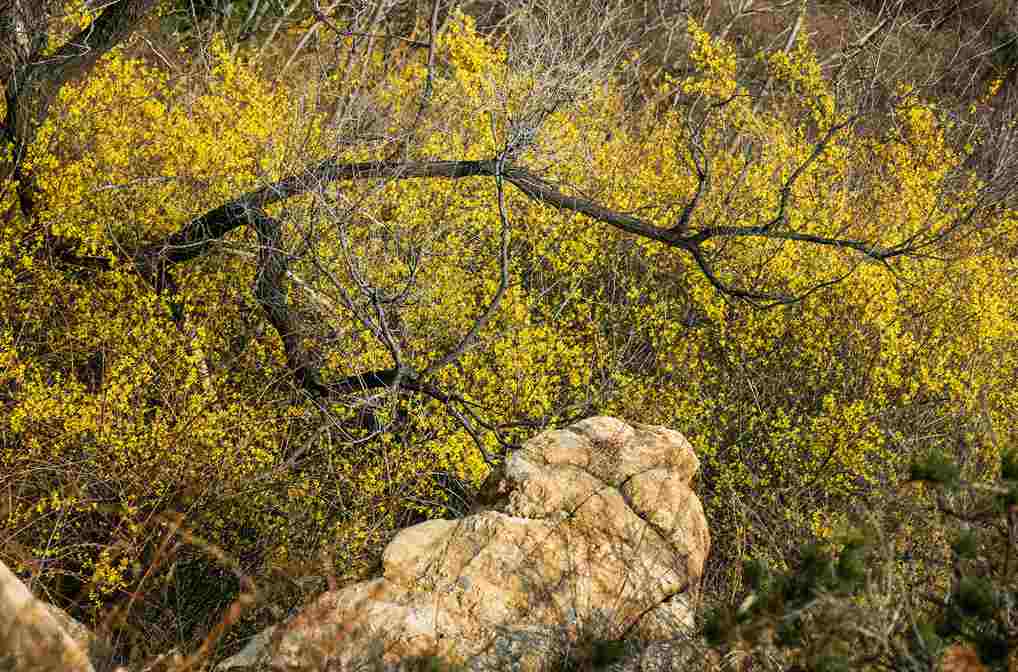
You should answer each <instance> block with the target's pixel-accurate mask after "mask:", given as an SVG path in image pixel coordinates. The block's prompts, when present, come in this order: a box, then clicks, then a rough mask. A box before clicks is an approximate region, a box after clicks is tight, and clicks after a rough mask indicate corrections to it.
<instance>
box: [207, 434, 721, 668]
mask: <svg viewBox="0 0 1018 672" xmlns="http://www.w3.org/2000/svg"><path fill="white" fill-rule="evenodd" d="M698 467H699V462H698V460H697V458H696V456H695V455H694V453H693V450H692V448H691V446H690V445H689V442H688V441H687V440H686V439H685V438H684V437H683V436H682V435H681V434H679V433H678V432H675V431H672V430H669V429H665V428H662V427H653V426H646V425H629V424H626V423H624V422H622V421H620V420H616V419H613V418H607V417H597V418H590V419H587V420H584V421H582V422H579V423H577V424H574V425H573V426H571V427H569V428H568V429H565V430H556V431H549V432H545V433H543V434H541V435H539V436H537V437H535V438H533V439H531V440H530V441H528V442H527V443H526V444H525V445H524V446H523V447H522V448H521V449H519V450H516V451H514V452H512V453H511V454H510V455H509V456H508V457H507V459H506V461H505V463H504V465H503V466H502V467H501V468H500V469H499V470H497V471H496V472H495V473H493V474H492V475H491V477H490V478H489V479H488V480H487V482H486V483H485V485H484V486H483V487H482V490H481V493H480V496H479V498H478V503H477V506H476V507H475V509H474V511H473V512H472V513H471V514H470V515H468V516H466V517H464V518H462V519H459V520H432V521H428V522H425V523H421V524H419V525H415V526H413V527H410V528H407V529H405V530H403V531H401V532H400V533H399V534H397V535H396V537H395V538H394V539H393V540H392V542H391V543H390V544H389V545H388V547H387V548H386V549H385V551H384V554H383V557H382V563H383V571H382V575H381V576H379V577H378V578H376V579H373V580H370V581H365V582H361V583H357V584H354V585H351V586H348V587H346V588H344V589H342V590H338V591H334V592H328V593H325V594H324V595H322V596H321V597H320V598H319V599H318V600H317V601H316V602H315V603H314V604H312V605H310V606H309V607H308V608H306V609H305V610H304V611H303V612H301V613H299V614H298V615H297V616H296V617H295V618H293V619H292V620H290V621H289V622H287V623H285V624H283V625H282V626H281V627H279V628H277V629H276V631H275V632H274V633H272V636H271V638H264V640H263V641H265V642H266V643H265V646H264V648H263V649H262V650H261V651H260V652H254V651H245V661H244V662H245V663H246V664H243V665H241V666H237V665H235V663H236V662H237V661H232V662H227V666H233V667H248V666H249V665H253V664H254V663H253V661H255V660H256V659H257V660H260V661H262V662H261V664H263V665H267V666H268V667H269V668H270V669H273V670H287V671H289V672H293V671H296V670H309V671H310V670H347V669H362V668H361V666H362V665H367V667H366V668H365V669H377V666H378V665H379V663H381V666H382V667H385V668H389V669H397V668H402V669H407V668H408V666H409V664H410V661H413V660H420V659H421V658H427V657H432V656H435V657H438V658H441V659H443V660H444V661H446V662H450V663H454V664H460V665H463V666H464V667H465V668H466V669H470V670H486V669H491V670H496V669H497V670H502V669H510V668H512V669H519V670H533V669H539V668H542V667H546V666H547V664H548V663H549V662H551V661H552V660H553V659H554V658H555V657H556V656H562V655H564V654H566V652H568V651H570V650H572V651H576V650H579V649H580V648H581V647H582V646H583V643H584V641H585V640H586V641H588V642H589V640H590V639H592V638H593V639H601V640H609V639H621V638H634V637H635V638H639V639H644V640H646V639H650V640H666V639H670V638H673V637H675V635H676V634H677V633H680V632H682V631H683V630H688V629H691V628H692V626H693V621H692V618H693V616H692V610H691V601H692V600H693V598H694V597H695V595H696V593H697V591H698V588H699V581H700V577H701V574H702V571H703V565H704V560H705V558H706V556H707V552H708V549H709V546H710V537H709V534H708V531H707V524H706V520H705V518H704V515H703V509H702V507H701V505H700V501H699V499H697V497H696V495H695V494H694V493H693V491H692V490H691V482H692V479H693V477H694V476H695V474H696V471H697V469H698ZM269 639H271V641H268V640H269ZM372 665H374V666H376V667H374V668H373V667H372Z"/></svg>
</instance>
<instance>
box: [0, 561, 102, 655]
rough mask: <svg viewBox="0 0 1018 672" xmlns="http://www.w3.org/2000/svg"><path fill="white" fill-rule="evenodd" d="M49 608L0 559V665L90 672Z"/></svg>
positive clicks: (79, 648) (80, 651)
mask: <svg viewBox="0 0 1018 672" xmlns="http://www.w3.org/2000/svg"><path fill="white" fill-rule="evenodd" d="M53 609H54V608H53V607H51V606H50V605H47V604H45V603H43V602H41V601H40V600H37V599H36V598H35V597H34V596H33V595H32V593H31V591H30V590H29V589H28V587H27V586H26V585H25V584H24V583H22V582H21V580H20V579H18V577H17V576H15V574H14V572H12V571H11V570H10V569H8V567H7V565H5V564H4V563H3V562H0V669H3V670H9V671H10V672H28V671H29V670H31V671H32V672H44V671H49V670H52V671H53V672H57V671H60V672H64V671H67V672H94V670H93V668H92V664H91V662H89V660H88V656H87V655H86V654H85V651H83V650H82V648H81V647H80V646H79V645H78V644H77V643H76V642H75V641H74V639H73V638H72V637H71V636H70V635H69V634H68V633H67V631H66V630H64V628H63V627H62V626H61V624H60V621H59V620H58V618H57V617H55V616H54V611H53ZM61 620H62V619H61ZM68 620H70V619H68ZM79 634H80V633H79Z"/></svg>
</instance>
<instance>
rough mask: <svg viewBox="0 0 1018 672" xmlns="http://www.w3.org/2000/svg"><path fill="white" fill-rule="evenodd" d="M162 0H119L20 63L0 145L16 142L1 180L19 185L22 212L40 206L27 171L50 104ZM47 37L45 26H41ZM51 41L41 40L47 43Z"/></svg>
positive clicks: (8, 92)
mask: <svg viewBox="0 0 1018 672" xmlns="http://www.w3.org/2000/svg"><path fill="white" fill-rule="evenodd" d="M156 4H158V0H119V2H114V3H112V4H110V5H108V6H107V7H106V9H104V10H103V12H102V14H100V15H99V16H98V17H97V18H96V19H95V20H93V21H92V22H91V23H90V24H89V25H88V26H86V27H85V28H84V29H82V30H81V31H80V32H78V34H76V35H75V36H74V37H72V38H71V39H69V40H68V41H67V42H66V43H64V44H63V45H62V46H61V47H59V48H58V49H57V50H56V52H54V53H53V54H52V55H50V56H46V57H45V58H42V57H41V54H40V51H39V49H40V48H41V47H38V45H37V48H36V50H35V52H34V53H31V54H27V55H26V57H25V58H24V60H23V61H22V62H21V63H19V64H16V65H15V67H14V69H13V71H12V73H11V75H10V78H9V79H8V81H7V86H6V89H5V91H4V95H5V96H6V101H7V111H6V116H5V117H4V120H3V123H2V125H0V145H5V144H11V145H12V146H13V148H14V153H13V157H12V158H11V159H10V160H8V161H5V162H2V163H0V182H3V181H4V180H6V179H13V180H15V181H17V182H18V183H19V193H18V196H19V201H20V206H21V209H22V212H23V213H24V214H26V215H27V214H30V213H31V212H32V210H33V209H34V207H35V195H34V188H33V187H32V185H31V184H30V180H28V179H26V177H27V176H26V175H24V174H23V172H22V163H23V159H24V156H25V152H26V150H27V148H28V146H29V145H30V144H32V141H33V140H34V139H35V133H36V131H37V130H38V129H39V127H40V126H41V125H42V123H43V122H44V121H45V119H46V115H47V112H48V110H49V105H50V103H51V102H52V101H53V99H54V98H55V97H56V94H57V92H58V91H59V90H60V88H61V87H62V86H63V85H64V84H66V83H67V82H68V81H70V80H71V79H73V78H75V77H79V76H82V75H84V74H87V73H88V72H89V71H91V70H92V68H94V67H95V64H96V63H97V62H98V61H99V59H100V58H101V57H102V56H103V54H105V53H106V52H108V51H109V50H110V49H112V48H113V47H115V46H117V45H118V44H120V43H121V42H123V41H124V40H125V39H127V38H128V37H129V36H130V35H131V33H133V32H134V30H135V28H136V27H137V26H138V24H139V23H140V22H141V20H142V19H143V18H144V17H145V16H146V15H147V14H148V13H149V12H150V11H151V10H152V9H153V8H154V7H155V6H156ZM35 29H36V30H40V31H42V32H43V33H45V32H46V31H45V29H44V28H43V27H42V26H37V27H35ZM45 42H46V41H45V40H42V41H41V44H42V45H45Z"/></svg>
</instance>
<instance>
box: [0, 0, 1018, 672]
mask: <svg viewBox="0 0 1018 672" xmlns="http://www.w3.org/2000/svg"><path fill="white" fill-rule="evenodd" d="M132 2H133V4H132ZM8 4H9V5H10V8H8V9H0V14H2V13H3V12H7V14H6V15H4V18H5V23H3V25H2V27H0V39H2V40H5V41H6V42H7V43H8V44H7V47H5V48H6V51H5V52H4V56H3V58H5V59H6V60H5V61H4V62H3V67H4V71H3V72H4V77H5V82H6V83H7V96H6V104H5V107H4V108H3V109H2V110H0V112H2V116H4V118H5V125H4V135H3V139H4V142H5V148H4V156H3V158H2V160H0V163H2V166H0V180H2V185H3V186H2V191H0V212H2V213H3V224H2V228H0V408H2V412H0V493H2V497H0V556H2V558H3V560H4V562H6V563H7V564H8V565H9V566H10V567H11V568H12V569H14V570H15V571H16V572H19V573H21V574H22V576H26V577H31V579H32V581H33V583H34V585H35V587H36V588H37V589H38V590H39V591H40V594H41V595H43V596H45V597H47V598H48V599H49V600H51V601H52V602H54V603H55V604H58V605H60V606H63V607H67V608H69V610H70V611H71V613H72V614H74V615H76V616H78V617H80V618H81V619H82V620H84V621H86V622H90V623H94V624H99V623H106V624H107V625H108V626H109V627H111V628H112V629H113V630H114V631H115V632H116V633H117V642H118V646H119V647H120V651H121V654H122V655H123V656H124V657H125V659H126V658H127V657H129V656H135V657H137V658H139V659H140V658H144V657H147V656H150V655H154V654H156V653H159V652H161V651H165V650H167V649H169V648H171V647H173V646H181V647H182V648H184V649H185V650H193V649H194V648H195V647H196V646H197V644H198V643H199V642H201V641H202V639H203V638H204V637H205V636H206V635H208V634H209V632H210V631H212V628H213V626H214V625H215V624H217V623H218V622H219V621H220V619H221V618H222V617H223V613H224V612H225V610H226V608H227V607H228V606H229V605H230V604H231V603H232V601H233V600H234V599H236V598H237V596H238V595H240V594H241V593H242V592H243V591H247V590H250V589H252V588H251V587H252V586H257V587H258V590H259V591H261V593H262V594H263V596H264V595H268V596H269V597H266V599H264V600H263V601H262V602H259V606H258V607H257V608H255V609H253V610H251V611H249V612H247V613H246V614H245V616H244V618H245V619H246V620H245V621H244V622H243V623H242V624H241V627H240V628H239V629H238V630H236V632H248V633H249V632H250V631H251V630H252V629H253V628H254V626H255V624H256V623H267V622H271V621H273V620H275V619H277V618H278V616H279V614H274V613H272V609H275V608H276V606H275V605H278V604H283V605H286V606H287V607H289V606H293V605H294V604H298V603H300V601H301V600H303V599H306V598H307V594H306V593H305V592H304V588H302V586H303V585H304V584H302V583H300V582H299V581H297V579H298V578H300V577H304V576H308V575H315V576H323V575H329V576H331V577H335V578H337V579H338V580H340V581H345V580H351V579H354V578H359V577H362V576H364V575H366V574H369V573H370V572H371V571H372V569H373V567H374V566H375V564H376V563H377V560H378V558H377V555H378V553H379V551H380V549H381V548H382V546H383V545H384V543H385V541H387V540H388V539H390V538H391V536H392V535H393V534H394V532H395V531H396V530H398V529H399V528H401V527H404V526H406V525H408V524H411V523H414V522H418V521H421V520H424V519H427V518H430V517H449V516H455V515H458V514H460V513H462V512H463V511H465V510H466V509H468V508H469V506H470V497H471V495H472V493H473V492H474V490H475V489H476V488H477V487H478V486H479V485H480V483H481V482H482V481H483V480H484V478H485V477H486V475H487V474H488V473H489V471H490V469H491V468H492V466H493V465H495V464H497V463H498V461H499V460H500V457H501V456H502V455H503V454H504V452H505V451H506V450H507V449H508V448H510V447H512V446H514V445H517V444H518V443H519V442H520V441H521V440H524V439H526V438H528V437H530V436H532V435H533V434H535V433H537V432H538V431H540V430H542V429H545V428H550V427H558V426H563V425H565V424H568V423H569V422H571V421H573V420H575V419H577V418H581V417H586V416H589V415H595V414H598V415H612V416H617V417H620V418H624V419H626V420H627V421H630V422H641V423H650V424H660V425H665V426H668V427H670V428H674V429H677V430H679V431H681V432H682V433H683V434H685V435H686V436H687V437H688V438H689V439H690V441H691V442H692V443H693V445H694V447H695V449H696V452H697V454H698V455H699V456H700V459H701V462H702V476H701V480H700V483H699V484H698V486H697V489H698V492H699V494H700V497H701V498H702V499H703V502H704V506H705V509H706V512H707V516H708V520H709V522H710V530H711V534H712V537H713V539H714V543H713V545H712V555H711V557H710V558H709V560H708V574H707V578H706V584H705V591H704V601H705V604H714V603H725V602H731V601H735V602H736V603H737V602H738V598H741V596H743V595H744V594H745V591H746V590H747V587H748V584H747V583H746V582H745V581H744V579H743V569H742V568H743V561H744V560H748V559H750V558H757V559H764V560H766V561H767V562H769V563H770V565H771V566H776V567H778V568H785V569H787V568H789V567H794V566H796V563H798V562H799V561H800V560H801V559H802V557H803V549H804V548H805V547H806V545H807V544H809V543H814V542H820V543H826V542H835V546H837V547H839V548H840V546H838V544H842V545H843V542H842V541H839V540H840V539H841V537H840V536H839V534H840V532H841V531H844V530H845V529H847V528H848V527H849V523H850V522H852V521H855V520H856V516H857V514H859V513H860V512H863V511H877V510H880V511H886V510H890V509H894V510H895V511H896V512H897V513H896V514H895V516H893V517H892V518H893V521H892V520H891V519H890V518H889V519H888V520H887V521H884V522H881V523H880V525H881V526H882V528H881V530H880V534H882V535H886V542H887V544H888V545H889V547H890V548H892V549H894V552H895V553H902V554H904V553H907V554H908V555H909V556H910V557H913V558H915V561H914V563H913V565H910V567H911V568H912V569H910V570H909V571H914V573H915V576H914V586H921V587H923V589H924V590H926V589H928V590H930V591H936V590H938V589H939V590H946V589H947V586H948V584H949V582H950V572H949V571H948V565H947V564H945V563H946V562H947V561H946V560H944V558H943V557H942V555H940V554H939V553H940V551H938V550H937V549H939V548H942V547H943V545H944V544H945V543H946V542H948V541H950V539H949V537H950V536H951V535H950V529H949V526H945V525H941V524H933V520H934V517H933V515H932V514H931V513H929V511H930V510H929V509H923V508H922V507H923V505H925V504H929V505H930V506H932V505H933V504H934V503H935V502H936V497H935V496H934V495H933V491H931V490H929V489H926V488H922V487H916V486H906V485H903V484H904V483H905V482H906V481H908V480H909V478H910V477H912V476H916V472H915V471H914V464H913V463H914V462H915V461H916V460H917V459H918V458H919V457H921V456H926V455H928V454H929V453H931V452H937V453H940V454H944V455H946V456H947V458H948V459H949V460H950V461H951V462H953V463H955V464H957V465H959V467H960V469H961V472H960V474H961V476H959V477H960V478H963V479H965V481H966V482H975V483H979V482H987V481H990V480H995V479H997V478H999V477H1000V476H1001V467H1000V464H1001V459H1002V456H1003V455H1005V454H1006V453H1007V450H1008V448H1009V447H1014V446H1015V445H1016V440H1018V430H1016V428H1018V389H1016V387H1015V384H1014V381H1015V380H1018V347H1016V338H1018V336H1016V334H1018V308H1016V303H1015V289H1014V287H1015V281H1016V272H1018V266H1016V261H1015V258H1016V252H1018V207H1016V203H1015V198H1014V197H1015V194H1014V184H1015V177H1016V175H1015V165H1018V162H1016V155H1015V153H1014V152H1015V150H1014V145H1013V143H1014V138H1015V128H1014V126H1015V115H1014V112H1015V109H1016V105H1015V101H1016V100H1018V82H1016V81H1015V80H1016V74H1015V73H1016V68H1018V55H1016V54H1018V49H1016V48H1015V47H1014V44H1015V39H1016V37H1018V24H1016V21H1015V17H1013V16H1011V15H1010V14H1008V12H1009V11H1010V10H1009V9H1008V8H1007V7H1006V6H1005V4H1006V3H1003V2H1001V3H997V4H996V5H994V4H993V3H989V2H985V3H983V4H978V3H968V4H966V3H960V4H959V3H945V4H944V6H943V7H939V6H938V7H935V8H934V7H933V3H908V2H895V3H891V2H887V3H885V4H883V5H881V4H880V3H877V2H861V1H860V2H855V3H848V2H846V3H820V2H817V3H813V2H808V3H802V5H801V6H800V5H799V3H772V5H767V4H766V3H753V2H742V3H741V6H743V7H742V10H740V11H736V10H737V9H738V8H737V7H735V5H736V4H739V3H716V4H719V5H720V4H724V5H725V6H724V7H712V6H711V3H707V6H705V7H698V6H695V7H688V8H684V9H682V11H680V8H671V7H665V6H660V7H650V6H649V4H643V3H618V4H617V5H607V4H606V5H605V6H604V7H600V6H599V7H585V6H580V5H579V4H577V3H572V2H561V3H559V2H557V0H534V1H533V2H511V3H509V4H508V5H490V4H487V3H484V4H480V3H474V4H464V5H462V6H449V5H448V3H438V5H436V6H434V7H433V6H432V5H431V4H430V3H429V4H427V5H426V6H425V3H423V2H422V3H420V5H419V6H418V4H416V3H410V4H406V3H404V4H400V5H398V6H396V7H395V8H394V9H392V8H391V9H387V7H388V5H386V4H384V3H378V4H377V6H376V5H370V6H369V5H368V4H366V3H361V4H357V5H351V6H349V7H348V6H345V5H338V4H337V5H332V6H330V7H326V6H325V4H322V5H321V7H319V5H317V4H313V3H304V4H302V3H295V4H294V7H293V8H292V11H290V12H286V11H285V10H286V9H287V8H286V7H279V8H276V7H275V6H274V5H272V3H265V6H262V7H260V6H259V4H260V3H256V2H250V1H247V2H234V3H216V2H207V3H205V6H203V7H204V9H202V11H198V9H196V8H195V7H194V6H193V4H192V3H188V2H180V3H176V4H175V3H172V2H162V3H160V2H154V1H148V2H146V1H144V0H142V1H140V2H139V1H138V0H121V2H119V3H113V4H112V5H110V4H108V3H106V4H105V5H102V3H82V2H76V1H75V2H64V1H57V0H51V1H50V2H48V3H38V4H39V5H40V8H39V9H32V10H29V9H25V7H29V6H30V5H31V4H32V3H30V5H24V6H22V3H20V2H17V1H16V2H13V3H8ZM227 4H230V5H231V9H230V11H229V12H227V11H226V9H225V8H226V5H227ZM277 4H278V3H277ZM694 4H695V3H694ZM305 5H306V6H305ZM969 5H971V6H969ZM266 6H267V7H268V9H266ZM326 10H328V12H327V13H326ZM19 11H20V12H22V14H18V12H19ZM134 11H136V12H137V15H134V14H132V12H134ZM33 12H34V14H33ZM118 12H119V14H116V15H114V13H118ZM19 17H20V18H19ZM25 17H28V18H30V19H32V20H34V21H36V22H37V23H36V24H34V25H36V26H37V29H36V30H35V32H33V33H31V34H32V35H42V36H43V37H44V38H45V40H44V42H43V43H32V44H29V42H32V41H33V40H36V38H35V37H33V38H32V40H26V39H25V38H24V36H25V34H26V33H25V32H24V31H23V30H22V31H21V32H19V29H18V27H17V26H18V25H21V24H19V23H18V21H19V20H26V19H25ZM128 20H130V21H133V23H130V26H129V27H128V28H124V25H127V24H126V23H124V22H127V21H128ZM115 21H118V22H119V23H116V22H115ZM118 31H119V32H118ZM104 40H105V42H103V41H104ZM90 41H91V42H90ZM82 44H84V45H85V48H78V47H80V46H81V45H82ZM69 45H70V46H69ZM75 45H78V47H75ZM961 73H964V76H961ZM910 466H911V467H913V470H912V471H910ZM959 497H960V495H959ZM903 498H905V499H908V500H909V505H910V506H909V507H904V506H902V499H903ZM959 501H960V500H959ZM941 503H943V502H941ZM912 505H914V506H912ZM906 508H907V509H908V510H907V511H906V510H905V509H906ZM924 511H925V512H924ZM889 521H890V522H889ZM1008 529H1010V528H1008ZM1009 539H1010V537H1009ZM1005 578H1006V579H1007V580H1010V577H1008V576H1006V577H1005ZM270 604H271V605H273V606H272V608H271V609H270V607H269V606H268V605H270ZM245 628H246V630H245ZM231 637H233V635H228V636H227V637H226V638H224V639H223V640H222V641H221V642H220V644H221V645H222V646H224V647H225V649H224V650H226V649H229V648H230V647H231V646H232V644H231V642H232V639H231Z"/></svg>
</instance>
